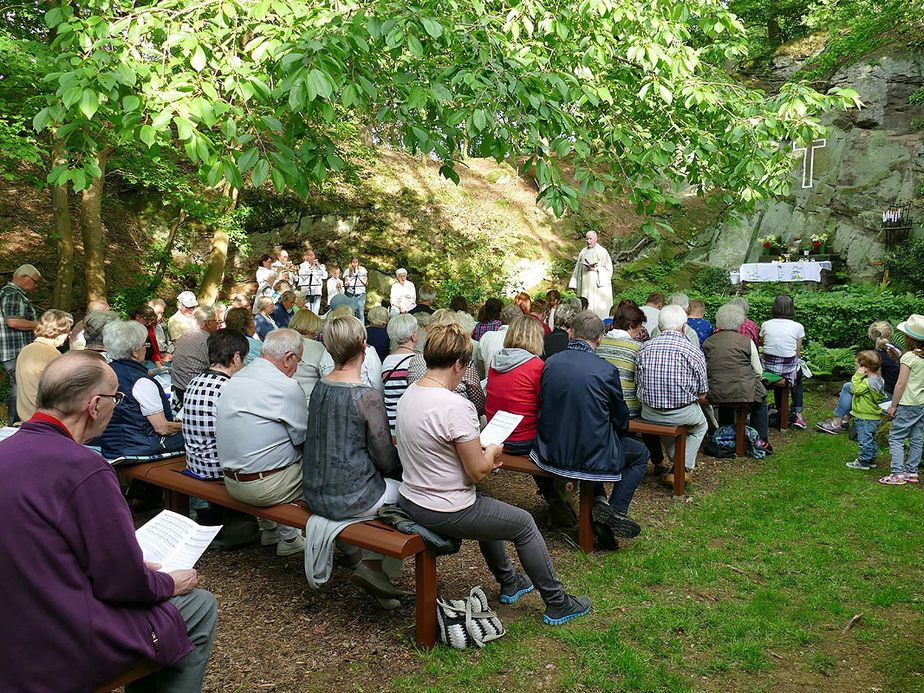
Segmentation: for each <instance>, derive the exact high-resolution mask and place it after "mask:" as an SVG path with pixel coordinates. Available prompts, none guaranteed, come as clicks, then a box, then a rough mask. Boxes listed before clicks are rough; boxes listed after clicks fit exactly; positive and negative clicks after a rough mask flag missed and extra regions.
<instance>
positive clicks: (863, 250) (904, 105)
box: [687, 49, 924, 278]
mask: <svg viewBox="0 0 924 693" xmlns="http://www.w3.org/2000/svg"><path fill="white" fill-rule="evenodd" d="M801 62H802V61H801V60H799V59H798V58H793V57H792V56H781V57H780V58H778V59H777V60H775V61H774V64H773V68H774V70H775V72H776V77H777V78H779V77H780V76H783V77H788V76H790V75H791V74H793V73H794V72H795V70H796V69H797V68H798V66H799V65H800V64H801ZM768 81H771V82H772V81H773V80H768ZM777 81H779V79H777ZM922 83H924V55H922V54H918V53H911V52H908V51H907V50H898V49H891V50H890V49H883V50H881V51H878V52H875V53H873V54H871V55H869V56H868V57H867V59H865V60H863V61H861V62H857V63H854V64H852V65H849V66H846V67H844V68H842V69H841V70H839V71H838V72H836V73H835V74H834V75H833V76H832V77H831V79H830V84H829V86H832V87H845V88H852V89H855V90H856V91H857V92H858V93H859V94H860V98H861V99H862V100H863V102H864V103H865V104H866V106H865V107H864V108H863V109H861V110H859V111H858V110H854V111H850V112H846V113H837V114H832V115H830V116H828V117H827V118H825V119H824V122H825V125H826V126H827V128H828V132H827V146H826V147H824V148H822V149H818V150H816V151H815V161H814V177H813V179H812V182H811V187H807V188H802V166H803V160H802V156H801V155H794V156H796V157H797V158H796V159H795V161H794V172H793V188H792V191H791V193H790V194H789V195H788V196H787V197H786V198H783V199H778V200H773V201H771V202H769V203H767V204H766V205H765V206H764V207H763V208H762V209H760V210H759V211H758V212H757V213H755V214H752V215H750V216H747V217H745V218H740V219H731V220H725V221H723V222H721V223H719V224H718V225H717V226H714V227H713V228H712V229H711V230H709V231H707V232H706V233H704V234H702V235H701V236H700V237H699V238H698V239H697V240H696V242H695V244H694V245H695V248H694V250H693V251H691V253H690V254H689V255H688V257H687V259H688V260H690V261H696V262H704V263H707V264H709V265H712V266H715V267H723V268H727V269H732V268H734V267H736V266H737V265H739V264H741V263H742V262H747V261H752V260H755V259H756V258H757V257H758V256H759V254H760V252H761V248H760V247H759V246H758V244H757V238H758V237H760V236H765V235H770V234H775V235H779V236H782V237H783V239H784V241H789V240H790V239H792V238H796V237H801V238H802V239H803V242H804V243H807V242H808V239H809V237H810V236H811V235H812V234H817V233H824V232H827V233H828V236H829V239H830V240H829V241H828V244H827V249H828V252H829V253H832V252H833V253H836V254H837V255H839V256H840V257H841V259H842V260H843V261H844V262H845V263H846V268H847V271H848V272H849V273H850V274H851V275H853V276H855V277H858V278H862V277H871V276H873V275H875V274H876V273H877V271H878V268H877V267H876V266H874V265H872V264H871V263H872V262H876V261H878V260H881V259H882V257H883V256H884V255H885V253H886V252H887V250H888V249H887V248H886V246H885V244H884V239H883V238H882V235H881V233H880V229H881V220H882V215H881V212H882V210H883V209H886V208H888V207H891V206H892V205H895V204H896V203H906V202H911V203H912V215H913V218H914V221H915V225H916V227H917V233H920V225H921V223H922V222H924V199H922V195H921V193H920V189H921V186H922V185H924V139H922V134H921V129H920V128H921V126H920V122H917V123H916V122H915V120H919V121H920V120H922V119H924V104H917V105H912V104H910V103H909V96H911V94H912V93H914V91H915V90H917V89H918V88H920V87H921V85H922ZM790 146H791V145H790Z"/></svg>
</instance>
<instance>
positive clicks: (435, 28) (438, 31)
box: [420, 17, 443, 39]
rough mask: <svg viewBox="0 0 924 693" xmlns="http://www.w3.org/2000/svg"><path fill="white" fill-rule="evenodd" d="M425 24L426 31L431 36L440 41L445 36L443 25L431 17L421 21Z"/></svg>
mask: <svg viewBox="0 0 924 693" xmlns="http://www.w3.org/2000/svg"><path fill="white" fill-rule="evenodd" d="M420 21H421V22H422V23H423V26H424V29H426V31H427V33H428V34H430V36H432V37H433V38H435V39H438V38H439V37H440V36H442V35H443V25H442V24H440V23H439V22H437V21H434V20H433V19H430V18H429V17H424V18H423V19H421V20H420Z"/></svg>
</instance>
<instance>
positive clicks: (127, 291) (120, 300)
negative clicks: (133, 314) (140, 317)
mask: <svg viewBox="0 0 924 693" xmlns="http://www.w3.org/2000/svg"><path fill="white" fill-rule="evenodd" d="M151 297H152V294H151V292H150V291H149V290H148V288H147V285H145V284H144V282H143V280H141V283H139V285H137V286H123V287H121V288H119V289H116V291H115V294H114V295H113V297H112V299H111V300H110V301H109V305H110V306H112V309H113V310H114V311H115V312H116V313H118V314H119V315H121V316H122V317H123V318H125V319H127V318H128V312H129V311H130V310H134V309H135V308H137V307H138V306H140V305H141V304H142V303H146V302H147V301H148V300H149V299H150V298H151Z"/></svg>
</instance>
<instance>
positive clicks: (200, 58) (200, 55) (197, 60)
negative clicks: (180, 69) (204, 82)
mask: <svg viewBox="0 0 924 693" xmlns="http://www.w3.org/2000/svg"><path fill="white" fill-rule="evenodd" d="M205 63H206V60H205V51H203V50H202V46H196V50H195V52H194V53H193V55H192V58H190V59H189V64H190V65H192V69H194V70H195V71H196V72H202V70H203V69H204V68H205Z"/></svg>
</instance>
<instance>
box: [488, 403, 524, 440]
mask: <svg viewBox="0 0 924 693" xmlns="http://www.w3.org/2000/svg"><path fill="white" fill-rule="evenodd" d="M522 420H523V416H522V414H511V413H510V412H509V411H499V412H497V413H496V414H495V415H494V418H493V419H491V421H490V422H489V423H488V425H487V426H485V427H484V430H483V431H482V432H481V447H483V448H484V447H487V446H488V445H491V444H494V445H503V443H504V441H505V440H507V438H509V437H510V434H511V433H513V429H515V428H516V427H517V426H518V425H519V423H520V422H521V421H522Z"/></svg>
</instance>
